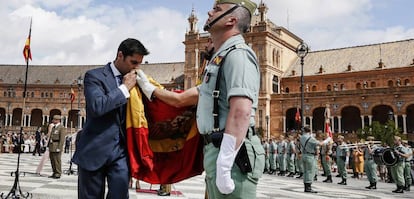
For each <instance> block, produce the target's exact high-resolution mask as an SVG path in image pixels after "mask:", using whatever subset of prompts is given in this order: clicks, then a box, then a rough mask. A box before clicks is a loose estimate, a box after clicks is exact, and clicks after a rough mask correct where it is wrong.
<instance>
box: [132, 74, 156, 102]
mask: <svg viewBox="0 0 414 199" xmlns="http://www.w3.org/2000/svg"><path fill="white" fill-rule="evenodd" d="M136 74H137V83H138V85H139V87H140V88H141V90H142V92H143V93H144V94H145V96H147V98H148V99H149V100H151V97H152V93H153V92H154V90H155V86H154V85H152V84H151V83H150V82H149V80H148V78H147V75H145V73H144V72H143V71H142V70H141V69H140V70H137V71H136Z"/></svg>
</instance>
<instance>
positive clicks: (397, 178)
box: [391, 136, 408, 193]
mask: <svg viewBox="0 0 414 199" xmlns="http://www.w3.org/2000/svg"><path fill="white" fill-rule="evenodd" d="M394 152H395V153H396V155H397V156H398V157H399V158H398V162H397V164H395V165H394V166H392V167H391V176H392V179H393V180H394V182H395V184H397V189H395V190H394V191H392V192H394V193H404V187H405V179H404V167H405V158H406V157H407V156H408V151H406V148H405V147H404V146H403V145H402V143H401V137H399V136H394Z"/></svg>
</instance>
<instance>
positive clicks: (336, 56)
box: [0, 3, 414, 140]
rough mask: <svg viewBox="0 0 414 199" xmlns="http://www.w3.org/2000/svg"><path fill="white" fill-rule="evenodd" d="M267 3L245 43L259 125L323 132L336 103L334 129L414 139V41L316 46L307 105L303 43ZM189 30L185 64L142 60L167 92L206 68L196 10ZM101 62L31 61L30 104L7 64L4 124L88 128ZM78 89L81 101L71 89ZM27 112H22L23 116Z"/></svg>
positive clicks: (275, 130)
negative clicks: (56, 119)
mask: <svg viewBox="0 0 414 199" xmlns="http://www.w3.org/2000/svg"><path fill="white" fill-rule="evenodd" d="M267 11H268V7H267V6H266V5H265V4H264V3H260V5H259V8H258V14H257V15H256V16H254V17H253V20H252V26H251V28H250V31H249V32H248V33H246V34H245V35H244V37H245V40H246V42H247V43H248V44H249V45H250V46H251V47H252V49H253V50H254V51H255V52H256V54H257V57H258V61H259V64H260V72H261V80H260V85H261V88H260V97H259V107H258V110H257V113H258V114H257V115H256V126H257V128H259V129H261V130H262V131H263V136H264V137H265V138H269V137H272V136H278V135H279V134H283V133H286V132H289V131H291V130H294V129H297V128H298V124H297V123H296V122H295V114H296V112H297V111H303V115H304V118H303V119H304V120H305V123H306V124H308V125H310V126H311V128H312V129H313V130H323V125H324V109H325V106H326V104H330V108H331V113H332V114H331V119H330V120H331V123H332V127H333V130H334V131H335V132H341V133H347V132H355V131H357V130H358V129H360V128H363V127H364V126H367V125H370V124H372V122H373V121H379V122H381V123H385V122H386V121H387V120H390V119H392V120H394V121H395V124H396V127H397V128H399V129H400V131H401V132H402V133H406V134H407V135H408V137H409V139H410V140H414V136H413V135H414V134H413V132H414V85H413V82H414V77H413V76H414V40H413V39H411V40H405V41H395V42H389V43H381V44H372V45H365V46H355V47H344V48H340V49H331V50H322V51H310V52H309V53H308V55H307V56H306V57H305V59H304V71H303V73H304V82H305V84H304V92H305V94H304V110H300V101H301V89H300V74H301V64H300V60H299V59H298V56H297V53H296V48H297V46H298V45H299V44H301V43H302V42H303V40H302V39H301V38H300V37H298V36H296V35H295V34H293V33H292V32H290V31H289V30H287V29H286V28H284V27H281V26H277V25H276V24H274V23H273V22H271V21H270V20H269V19H267ZM188 23H189V28H188V31H187V32H186V33H185V41H184V42H183V43H184V45H185V52H184V53H185V62H176V63H161V64H143V65H142V66H141V67H142V68H143V70H144V71H145V72H146V73H147V74H149V75H150V76H153V77H154V79H156V80H158V81H159V82H160V83H162V84H163V85H165V86H166V87H167V88H168V89H183V88H184V89H187V88H190V87H193V86H195V85H196V84H197V82H198V78H199V77H200V74H201V72H202V68H203V66H204V65H205V63H204V62H203V51H205V44H206V43H207V41H208V38H209V34H208V33H205V32H199V30H198V28H197V25H198V24H197V23H198V19H197V16H196V13H195V11H194V10H193V11H192V12H191V14H190V16H189V18H188ZM96 67H100V66H98V65H95V66H30V67H29V73H28V74H29V76H28V81H27V97H26V98H25V100H26V101H25V106H22V102H23V88H24V76H23V74H24V72H25V66H21V65H19V66H10V65H0V73H1V74H5V75H4V76H1V77H0V91H1V93H0V125H1V127H2V129H3V132H7V131H17V130H18V129H20V126H23V127H24V129H25V131H34V130H35V129H36V127H37V126H40V125H42V124H44V123H48V122H49V121H50V118H52V117H53V115H55V114H60V115H62V116H63V118H64V124H65V125H66V126H67V127H73V128H82V125H83V123H84V122H85V120H86V118H85V103H84V97H83V88H82V86H83V85H82V79H83V76H84V73H85V72H86V71H87V70H89V69H92V68H96ZM71 89H73V90H74V91H75V95H76V98H75V101H73V102H72V101H71V100H70V98H69V93H70V92H71ZM22 107H23V108H22ZM22 116H23V117H22Z"/></svg>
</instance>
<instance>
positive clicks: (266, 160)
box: [262, 141, 270, 173]
mask: <svg viewBox="0 0 414 199" xmlns="http://www.w3.org/2000/svg"><path fill="white" fill-rule="evenodd" d="M262 146H263V150H264V151H265V168H264V171H263V173H265V172H269V171H270V170H269V168H270V165H269V143H267V141H262Z"/></svg>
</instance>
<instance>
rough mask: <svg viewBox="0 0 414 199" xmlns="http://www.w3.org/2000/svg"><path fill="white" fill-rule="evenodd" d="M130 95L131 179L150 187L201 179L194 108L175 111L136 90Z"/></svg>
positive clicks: (199, 143)
mask: <svg viewBox="0 0 414 199" xmlns="http://www.w3.org/2000/svg"><path fill="white" fill-rule="evenodd" d="M150 81H151V80H150ZM176 92H179V91H176ZM130 94H131V96H130V99H129V101H128V105H127V119H126V125H127V131H126V137H127V147H128V154H129V157H130V158H129V162H130V170H131V176H132V177H134V178H137V179H139V180H142V181H145V182H148V183H151V184H171V183H176V182H179V181H181V180H184V179H187V178H190V177H193V176H195V175H200V174H201V173H202V172H203V140H202V139H203V138H202V137H201V136H200V134H199V133H198V130H197V127H196V124H195V110H194V108H191V107H185V108H175V107H173V106H170V105H168V104H166V103H164V102H162V101H161V100H159V99H154V100H152V101H151V102H150V101H148V100H147V99H146V98H145V97H142V94H141V92H140V91H139V89H137V88H136V87H134V88H133V89H131V91H130ZM143 98H144V99H143ZM144 111H145V112H144Z"/></svg>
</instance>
